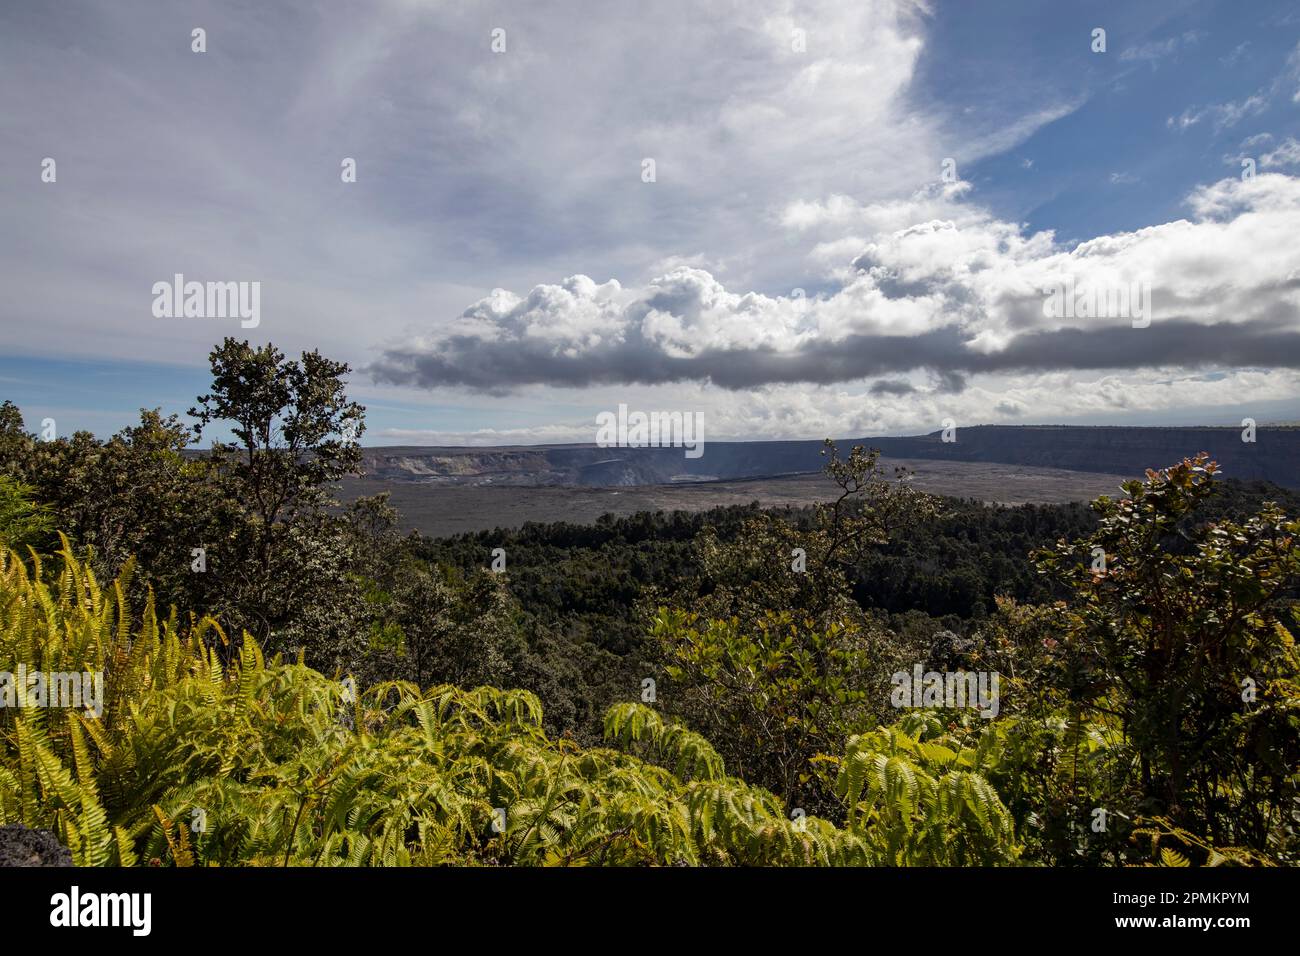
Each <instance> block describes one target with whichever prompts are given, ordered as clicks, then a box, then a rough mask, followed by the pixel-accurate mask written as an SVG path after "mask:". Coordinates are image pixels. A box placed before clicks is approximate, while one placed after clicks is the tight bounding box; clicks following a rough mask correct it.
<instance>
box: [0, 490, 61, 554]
mask: <svg viewBox="0 0 1300 956" xmlns="http://www.w3.org/2000/svg"><path fill="white" fill-rule="evenodd" d="M33 494H34V489H33V488H32V487H31V486H30V485H26V484H23V483H22V482H20V481H16V480H15V479H13V478H11V477H9V476H8V475H3V474H0V544H3V545H6V546H8V547H11V548H16V549H21V548H23V547H26V546H28V545H31V546H40V545H41V544H43V543H44V541H45V539H46V537H47V536H48V535H49V534H50V532H51V531H52V530H53V525H54V520H53V517H52V516H51V515H50V513H49V509H48V508H45V507H42V506H41V505H39V504H37V503H36V502H35V501H34V500H33Z"/></svg>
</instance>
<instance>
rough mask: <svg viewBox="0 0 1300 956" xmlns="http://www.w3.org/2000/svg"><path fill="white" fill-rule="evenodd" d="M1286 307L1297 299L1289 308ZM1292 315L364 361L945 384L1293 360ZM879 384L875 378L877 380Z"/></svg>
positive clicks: (568, 373) (485, 384)
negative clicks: (997, 341)
mask: <svg viewBox="0 0 1300 956" xmlns="http://www.w3.org/2000/svg"><path fill="white" fill-rule="evenodd" d="M1289 311H1290V312H1293V311H1294V310H1289ZM1283 320H1286V321H1287V324H1289V325H1290V326H1291V327H1294V320H1295V316H1294V315H1293V314H1288V315H1286V316H1282V315H1278V316H1276V317H1275V318H1269V319H1261V320H1255V321H1251V322H1239V323H1229V322H1220V323H1215V324H1212V325H1203V324H1198V323H1195V322H1190V321H1186V320H1178V319H1166V320H1156V321H1153V322H1152V324H1151V325H1150V326H1149V327H1148V328H1139V329H1135V328H1132V327H1131V326H1130V325H1129V324H1127V323H1119V324H1117V326H1116V327H1114V328H1093V329H1086V330H1084V329H1072V328H1066V329H1059V330H1053V331H1041V332H1033V333H1027V334H1022V335H1019V336H1017V337H1016V338H1014V339H1013V340H1012V341H1011V342H1010V343H1009V344H1008V345H1007V346H1006V347H1005V348H1003V349H1001V350H998V351H994V352H987V353H986V352H979V351H976V350H974V349H971V348H968V347H967V346H966V345H965V344H964V343H963V341H962V338H961V333H960V331H959V330H958V329H957V328H956V327H955V326H954V327H949V328H944V329H938V330H935V331H932V332H927V333H924V334H921V335H914V336H906V337H905V336H888V335H851V336H847V337H845V338H841V339H838V340H834V341H830V340H813V341H811V342H809V343H807V344H805V345H804V346H803V347H801V348H799V349H795V350H784V351H778V350H776V349H772V348H762V347H756V348H728V349H708V350H703V351H700V352H698V353H697V354H695V355H691V356H677V355H670V354H666V353H665V352H664V351H662V350H661V349H660V348H658V347H657V346H656V345H655V344H653V343H651V342H649V341H646V340H645V339H644V338H642V337H640V336H639V335H632V336H629V337H628V338H627V339H626V340H624V341H622V342H619V343H616V344H611V345H607V346H603V347H599V348H595V349H591V350H588V351H584V352H580V353H578V354H576V355H574V354H564V353H560V352H557V351H556V349H555V348H554V347H553V346H551V345H549V344H548V343H545V342H540V341H535V340H529V339H524V338H512V339H506V340H498V341H486V340H483V339H479V338H473V337H468V336H460V337H453V338H450V339H447V340H445V341H443V342H442V343H440V345H439V347H438V348H437V350H435V351H416V350H410V349H395V350H390V351H388V352H385V353H384V355H383V357H382V358H381V359H380V360H379V361H378V362H376V363H374V364H373V365H371V366H370V368H369V372H370V373H371V375H373V376H374V377H375V379H376V380H378V381H381V382H388V383H392V384H398V385H415V386H421V387H427V388H433V387H439V386H460V387H464V388H469V389H473V390H478V391H484V392H491V393H503V392H508V391H510V390H511V389H513V388H515V387H518V386H523V385H552V386H566V387H585V386H593V385H633V384H635V385H658V384H667V383H677V382H687V381H697V382H711V383H712V384H714V385H717V386H720V387H722V388H727V389H736V390H738V389H751V388H758V387H761V386H765V385H775V384H790V383H809V384H818V385H830V384H834V383H837V382H850V381H857V380H860V379H863V378H871V377H875V376H881V375H898V374H900V373H904V372H908V371H914V370H925V371H928V372H930V373H931V374H933V375H934V376H935V377H936V379H937V381H938V387H939V388H940V389H941V390H943V391H949V392H960V391H961V390H962V389H963V388H964V387H965V376H966V375H969V374H979V373H995V372H1052V371H1067V370H1076V371H1082V370H1103V369H1105V370H1120V369H1143V368H1162V367H1180V368H1204V367H1225V366H1231V367H1238V368H1241V367H1262V368H1300V332H1295V331H1290V330H1288V328H1286V327H1284V325H1283ZM898 388H899V385H898V383H894V382H881V383H877V386H876V389H878V391H876V394H903V392H902V391H899V390H898ZM873 391H875V389H873Z"/></svg>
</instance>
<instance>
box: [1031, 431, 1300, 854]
mask: <svg viewBox="0 0 1300 956" xmlns="http://www.w3.org/2000/svg"><path fill="white" fill-rule="evenodd" d="M1215 471H1216V467H1215V465H1214V463H1213V462H1209V461H1207V460H1206V458H1205V456H1203V455H1202V456H1200V457H1198V458H1196V459H1189V460H1186V461H1184V462H1182V463H1180V464H1178V465H1175V466H1173V467H1171V468H1168V469H1164V470H1162V471H1159V472H1156V471H1151V472H1148V473H1147V477H1146V480H1145V481H1132V482H1128V483H1126V484H1125V486H1124V491H1125V492H1126V493H1127V495H1128V497H1126V498H1123V499H1121V500H1118V501H1112V500H1110V499H1108V498H1101V499H1098V501H1097V502H1096V503H1095V505H1094V507H1095V508H1096V510H1097V511H1098V513H1099V515H1100V516H1101V520H1100V524H1099V527H1098V529H1097V531H1096V532H1095V533H1094V534H1093V535H1092V536H1090V537H1089V538H1086V539H1083V540H1082V541H1077V542H1074V543H1072V544H1064V543H1062V544H1061V545H1059V546H1058V547H1057V548H1056V549H1054V550H1053V551H1051V552H1046V553H1042V554H1040V555H1039V556H1038V560H1039V564H1040V566H1041V567H1042V569H1043V570H1044V571H1045V572H1046V573H1048V574H1051V575H1053V576H1055V577H1056V578H1057V579H1058V580H1060V581H1062V582H1063V583H1065V584H1066V585H1067V586H1068V587H1069V588H1070V590H1071V592H1072V598H1071V600H1070V602H1069V603H1068V604H1062V605H1061V606H1059V607H1058V608H1057V627H1058V629H1059V635H1060V641H1059V642H1057V643H1055V644H1054V646H1053V647H1051V648H1050V652H1051V653H1050V655H1049V656H1050V657H1054V658H1056V659H1057V660H1056V662H1055V663H1056V666H1057V667H1058V668H1059V669H1060V672H1061V673H1062V674H1063V675H1065V676H1066V678H1067V679H1066V680H1064V681H1062V682H1061V683H1062V684H1063V690H1064V694H1063V696H1064V697H1065V698H1066V699H1068V701H1069V703H1070V705H1072V706H1073V707H1075V708H1076V709H1077V712H1078V713H1079V714H1081V715H1086V716H1087V717H1088V718H1089V719H1090V720H1092V721H1094V722H1096V723H1098V724H1101V725H1104V726H1108V727H1110V728H1112V729H1113V730H1114V731H1115V732H1117V733H1118V734H1119V735H1121V736H1122V738H1123V740H1124V741H1125V744H1126V746H1127V748H1128V749H1129V753H1130V754H1131V757H1132V760H1131V763H1130V771H1131V773H1130V776H1129V778H1128V779H1126V780H1124V781H1122V782H1121V784H1120V785H1118V786H1117V787H1116V789H1114V790H1112V791H1111V792H1110V793H1108V794H1107V795H1106V796H1107V799H1109V800H1110V801H1112V802H1123V803H1125V804H1126V805H1127V806H1128V807H1129V808H1130V809H1132V810H1136V811H1137V812H1139V813H1142V814H1144V815H1146V816H1151V817H1168V818H1170V819H1171V820H1172V821H1174V823H1175V824H1176V825H1177V826H1178V827H1181V828H1184V829H1186V830H1189V831H1191V832H1193V833H1196V834H1199V835H1201V836H1202V837H1203V838H1205V839H1206V840H1207V841H1209V842H1211V843H1213V844H1214V845H1216V846H1242V847H1247V848H1250V849H1252V850H1255V851H1258V852H1263V853H1266V854H1268V855H1275V856H1277V857H1279V858H1282V859H1289V860H1292V861H1294V860H1295V859H1296V853H1297V852H1298V851H1300V846H1298V845H1297V842H1296V839H1295V836H1296V834H1295V829H1294V826H1292V825H1290V823H1289V820H1288V817H1289V815H1290V813H1291V811H1292V810H1293V809H1294V806H1295V803H1296V800H1297V797H1300V772H1298V771H1297V768H1298V767H1300V654H1297V651H1296V647H1295V643H1294V638H1293V635H1292V630H1291V629H1292V628H1294V627H1295V623H1296V621H1297V620H1300V618H1298V617H1297V613H1296V605H1295V602H1294V599H1293V595H1294V593H1295V590H1294V589H1295V587H1296V584H1297V582H1298V581H1300V539H1297V534H1298V533H1300V521H1296V520H1294V519H1291V518H1288V517H1286V516H1285V515H1284V514H1283V513H1282V511H1281V510H1280V509H1279V508H1277V507H1276V506H1273V505H1266V506H1265V507H1264V508H1263V509H1262V510H1260V511H1259V512H1258V513H1256V514H1254V515H1252V516H1250V517H1249V518H1247V519H1246V520H1244V521H1231V520H1224V521H1219V522H1208V523H1207V522H1198V521H1197V520H1196V519H1197V510H1198V508H1199V507H1200V506H1201V505H1202V504H1203V503H1204V502H1205V500H1206V499H1207V498H1208V497H1209V496H1210V495H1211V493H1212V491H1213V481H1212V479H1213V476H1214V473H1215ZM1103 556H1104V560H1103Z"/></svg>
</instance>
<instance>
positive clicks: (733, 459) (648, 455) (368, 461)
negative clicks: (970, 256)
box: [365, 425, 1300, 488]
mask: <svg viewBox="0 0 1300 956" xmlns="http://www.w3.org/2000/svg"><path fill="white" fill-rule="evenodd" d="M956 438H957V440H956V441H954V442H944V441H943V440H942V436H941V434H940V433H939V432H934V433H933V434H929V435H917V436H912V437H907V438H860V439H851V440H846V441H841V442H840V443H839V445H840V447H841V449H847V448H848V447H849V446H851V445H853V444H863V445H867V446H869V447H873V448H879V449H880V450H881V453H882V454H883V455H884V456H885V457H887V458H888V457H893V458H922V459H935V460H946V461H971V462H989V463H998V464H1008V465H1033V466H1040V467H1047V468H1063V469H1069V470H1072V471H1090V472H1106V473H1111V474H1125V475H1132V476H1134V477H1138V476H1140V475H1141V474H1142V473H1143V472H1144V471H1145V470H1146V469H1147V468H1160V467H1164V466H1166V465H1170V464H1173V463H1174V462H1176V461H1180V460H1182V459H1183V458H1187V457H1190V456H1192V455H1195V454H1196V453H1197V452H1201V451H1204V452H1208V453H1209V454H1210V456H1211V457H1212V458H1213V459H1214V460H1216V461H1218V462H1219V464H1220V465H1221V466H1222V469H1223V474H1224V475H1225V476H1227V477H1230V478H1242V479H1265V480H1268V481H1272V482H1274V483H1276V484H1278V485H1282V486H1284V487H1287V488H1300V428H1261V429H1259V431H1258V434H1257V437H1256V441H1255V442H1253V443H1247V442H1243V441H1242V440H1241V431H1240V430H1239V429H1235V428H1139V427H1115V428H1094V427H1082V426H1004V425H980V426H974V427H971V428H959V429H958V430H957V435H956ZM821 447H822V444H821V442H819V441H785V442H773V441H757V442H707V443H706V444H705V445H704V454H703V455H702V456H701V457H699V458H687V457H686V456H685V453H684V452H683V450H682V449H681V448H597V447H595V446H594V445H554V446H532V447H511V448H418V447H403V448H369V449H366V453H365V465H366V471H367V474H370V475H373V476H375V477H380V478H387V479H390V480H410V481H425V482H434V483H444V484H475V485H478V484H499V485H518V486H540V485H571V486H579V487H628V486H636V485H655V484H668V483H671V482H679V481H708V480H713V479H729V480H735V479H738V478H766V477H772V476H775V475H787V474H798V473H802V472H812V471H818V470H820V469H821V467H822V465H823V464H824V459H823V458H822V457H821V454H820V452H821Z"/></svg>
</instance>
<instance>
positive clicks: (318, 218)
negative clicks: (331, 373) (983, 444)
mask: <svg viewBox="0 0 1300 956" xmlns="http://www.w3.org/2000/svg"><path fill="white" fill-rule="evenodd" d="M196 30H200V31H202V32H201V34H200V35H199V36H200V38H201V39H196V34H195V31H196ZM196 47H202V49H196ZM51 161H53V162H51ZM352 169H355V176H354V177H353V176H352V175H351V170H352ZM353 180H354V181H353ZM1297 227H1300V8H1297V7H1296V6H1295V4H1294V3H1291V2H1252V3H1249V4H1243V3H1240V2H1211V0H1168V2H1162V3H1143V4H1134V3H1132V2H1129V0H1125V2H1105V0H1088V2H1079V3H1073V2H1062V3H1050V4H1044V3H1041V2H1030V0H1026V2H1012V0H1005V2H1000V0H992V2H981V3H968V2H958V0H952V2H937V0H935V2H925V3H922V2H917V0H896V2H895V0H857V2H854V3H852V4H846V3H843V2H832V0H826V2H823V0H810V2H797V0H734V2H730V0H714V2H709V3H703V2H699V0H696V2H694V3H685V2H678V0H657V2H655V3H653V4H620V3H601V4H593V3H585V2H573V0H570V2H551V3H546V4H536V3H527V4H525V3H513V4H509V3H492V2H467V0H376V2H374V3H367V4H358V3H344V2H338V3H319V2H278V0H255V2H254V0H247V2H235V0H223V2H219V3H203V2H197V3H183V4H178V3H174V2H161V0H159V2H150V0H135V2H131V3H116V2H107V0H99V2H93V3H88V2H77V0H65V2H60V3H57V4H19V3H14V2H0V399H9V400H12V401H14V402H16V403H17V404H18V405H19V406H20V407H21V409H22V411H23V413H24V416H25V418H26V421H27V425H28V427H29V429H31V430H37V429H38V428H39V427H40V424H41V422H43V421H44V420H45V419H46V418H51V419H53V420H54V422H55V423H56V428H57V431H58V433H60V434H67V433H70V432H72V431H75V430H78V429H87V430H90V431H93V432H95V433H96V434H98V435H100V436H101V437H107V436H108V435H109V434H111V433H113V432H114V431H116V430H118V429H120V428H123V427H125V426H127V425H128V424H131V423H132V422H133V421H135V420H136V419H137V418H138V414H139V409H140V408H142V407H148V408H153V407H161V408H162V409H163V411H164V413H170V412H178V413H183V412H184V411H185V410H186V409H187V408H188V407H190V405H192V404H193V403H194V398H195V396H197V395H199V394H201V393H203V392H204V391H205V390H206V385H207V383H208V381H209V377H208V374H207V371H208V370H207V356H208V353H209V352H210V350H211V349H212V348H213V346H214V345H215V344H216V343H218V342H219V341H220V340H221V339H222V338H223V337H225V336H228V335H229V336H235V337H237V338H239V339H241V340H242V339H247V340H249V341H251V342H253V343H254V344H263V343H266V342H273V343H275V344H276V345H277V346H278V347H279V348H281V349H282V350H284V351H285V352H286V353H289V354H290V355H295V354H297V353H300V352H301V351H303V350H309V349H319V350H320V351H321V352H322V353H323V354H325V355H327V356H329V357H330V358H333V359H337V360H340V361H345V362H347V363H348V364H349V366H350V367H351V372H350V374H349V394H350V395H351V396H352V397H353V398H355V399H357V400H358V401H360V402H362V403H363V404H364V405H365V406H366V407H367V430H366V433H365V435H364V437H363V439H362V443H363V444H368V445H396V444H444V445H448V444H454V445H465V444H471V445H483V444H523V443H558V442H590V441H593V440H594V438H595V432H596V417H597V415H598V414H599V413H600V412H602V411H607V410H613V409H616V408H617V407H618V406H619V405H620V404H626V405H628V406H629V407H630V408H632V409H639V410H644V411H654V410H663V411H681V412H686V413H700V414H702V415H703V416H704V418H703V420H704V422H705V433H706V435H707V437H708V438H711V439H718V440H721V439H742V440H743V439H768V438H805V439H810V438H811V439H816V438H822V437H826V436H834V437H859V436H870V435H897V434H917V433H923V432H931V431H935V430H938V429H940V428H943V427H946V425H947V423H948V422H951V423H953V424H955V425H956V426H957V427H961V426H965V425H975V424H994V423H1005V424H1024V423H1029V424H1035V423H1037V424H1046V423H1067V424H1068V423H1078V424H1152V425H1161V424H1231V423H1238V422H1240V420H1241V419H1242V418H1244V417H1251V418H1254V419H1256V420H1257V421H1259V422H1261V423H1265V422H1278V421H1294V420H1297V419H1300V241H1297V235H1298V234H1300V229H1298V228H1297ZM177 274H180V275H182V276H184V279H185V280H186V281H196V282H200V283H207V282H213V283H216V282H220V283H228V282H233V283H247V284H249V287H251V284H253V283H257V288H258V290H259V296H260V298H259V308H258V312H257V324H256V326H255V327H246V326H247V325H248V322H247V321H241V318H240V316H238V315H231V316H220V315H218V316H197V315H190V316H186V315H184V314H183V310H176V309H173V310H168V309H167V308H166V307H163V308H162V309H161V312H162V314H159V313H160V309H159V305H158V289H157V286H156V284H158V283H167V284H170V283H172V281H173V277H174V276H175V275H177ZM211 437H221V436H220V434H219V433H207V434H205V436H204V443H205V444H206V441H207V439H208V438H211Z"/></svg>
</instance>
